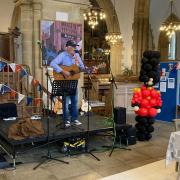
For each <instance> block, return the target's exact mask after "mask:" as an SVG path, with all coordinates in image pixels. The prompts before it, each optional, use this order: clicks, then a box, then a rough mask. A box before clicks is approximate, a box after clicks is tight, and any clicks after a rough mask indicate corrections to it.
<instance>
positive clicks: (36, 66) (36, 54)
mask: <svg viewBox="0 0 180 180" xmlns="http://www.w3.org/2000/svg"><path fill="white" fill-rule="evenodd" d="M32 9H33V40H32V47H33V53H32V55H33V56H32V57H33V58H32V66H33V75H34V76H35V78H36V79H38V80H39V82H40V83H42V70H41V61H42V57H41V50H40V47H39V45H38V44H37V41H38V40H39V39H40V28H39V27H40V20H41V13H42V3H41V2H38V1H36V2H33V4H32Z"/></svg>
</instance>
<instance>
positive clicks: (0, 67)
mask: <svg viewBox="0 0 180 180" xmlns="http://www.w3.org/2000/svg"><path fill="white" fill-rule="evenodd" d="M6 65H7V63H5V62H3V61H0V71H2V70H3V69H4V67H5V66H6Z"/></svg>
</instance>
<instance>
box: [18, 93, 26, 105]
mask: <svg viewBox="0 0 180 180" xmlns="http://www.w3.org/2000/svg"><path fill="white" fill-rule="evenodd" d="M24 97H25V95H23V94H20V93H18V104H19V103H20V102H21V101H22V100H23V99H24Z"/></svg>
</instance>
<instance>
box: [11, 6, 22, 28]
mask: <svg viewBox="0 0 180 180" xmlns="http://www.w3.org/2000/svg"><path fill="white" fill-rule="evenodd" d="M20 17H21V11H20V7H18V6H15V7H14V10H13V15H12V19H11V29H13V28H14V27H18V24H19V19H20Z"/></svg>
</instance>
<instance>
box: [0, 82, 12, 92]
mask: <svg viewBox="0 0 180 180" xmlns="http://www.w3.org/2000/svg"><path fill="white" fill-rule="evenodd" d="M1 92H2V94H4V93H8V92H11V89H10V88H9V87H8V86H6V85H4V84H3V85H2V87H1Z"/></svg>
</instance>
